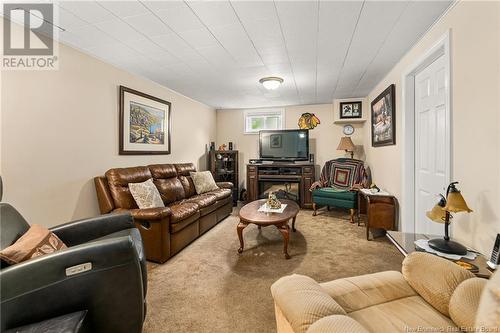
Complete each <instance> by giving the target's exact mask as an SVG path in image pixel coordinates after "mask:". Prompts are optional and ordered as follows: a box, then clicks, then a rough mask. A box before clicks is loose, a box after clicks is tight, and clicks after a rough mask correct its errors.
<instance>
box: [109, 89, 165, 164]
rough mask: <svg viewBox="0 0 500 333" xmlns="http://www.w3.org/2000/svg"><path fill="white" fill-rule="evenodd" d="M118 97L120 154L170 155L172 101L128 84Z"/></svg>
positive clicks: (120, 90)
mask: <svg viewBox="0 0 500 333" xmlns="http://www.w3.org/2000/svg"><path fill="white" fill-rule="evenodd" d="M119 96H120V103H119V104H120V106H119V108H120V110H119V126H118V127H119V154H120V155H168V154H170V152H171V142H170V136H171V132H172V122H171V114H172V104H171V103H170V102H168V101H165V100H163V99H160V98H158V97H154V96H151V95H148V94H145V93H143V92H140V91H137V90H134V89H131V88H127V87H125V86H120V89H119Z"/></svg>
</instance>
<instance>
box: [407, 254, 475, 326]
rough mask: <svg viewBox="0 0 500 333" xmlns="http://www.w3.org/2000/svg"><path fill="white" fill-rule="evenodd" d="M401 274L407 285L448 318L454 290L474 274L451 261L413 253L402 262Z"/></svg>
mask: <svg viewBox="0 0 500 333" xmlns="http://www.w3.org/2000/svg"><path fill="white" fill-rule="evenodd" d="M402 273H403V276H404V278H405V279H406V281H407V282H408V284H409V285H410V286H411V287H412V288H413V289H415V291H416V292H417V293H418V294H419V295H420V296H421V297H422V298H423V299H425V300H426V301H427V303H429V304H430V305H432V306H433V307H434V308H435V309H436V310H438V311H439V312H441V313H442V314H444V315H445V316H447V317H449V316H450V315H449V304H450V298H451V295H452V294H453V292H454V291H455V288H457V286H458V285H459V284H460V283H461V282H462V281H465V280H467V279H470V278H473V277H474V274H472V273H471V272H469V271H467V270H466V269H464V268H462V267H460V266H458V265H457V264H455V263H453V262H452V261H449V260H446V259H443V258H440V257H438V256H435V255H432V254H429V253H424V252H413V253H411V254H410V255H408V256H407V257H406V258H405V260H403V267H402Z"/></svg>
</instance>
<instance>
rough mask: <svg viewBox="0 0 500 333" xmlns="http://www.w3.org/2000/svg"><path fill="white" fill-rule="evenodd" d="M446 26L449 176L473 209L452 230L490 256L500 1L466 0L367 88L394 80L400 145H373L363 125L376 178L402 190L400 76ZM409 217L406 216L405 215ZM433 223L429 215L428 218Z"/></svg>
mask: <svg viewBox="0 0 500 333" xmlns="http://www.w3.org/2000/svg"><path fill="white" fill-rule="evenodd" d="M448 29H450V34H451V59H452V60H451V61H452V63H451V71H452V112H451V114H452V142H453V148H452V178H453V180H455V181H459V182H460V186H459V187H460V189H461V190H462V193H463V195H464V197H465V199H466V200H467V201H468V203H469V206H470V207H471V208H472V209H473V210H474V212H473V213H471V214H465V213H459V214H456V216H455V219H454V221H453V226H452V230H453V235H454V237H456V238H457V239H458V240H460V241H462V242H463V243H465V244H466V245H469V246H473V247H475V248H477V249H478V250H480V251H481V252H483V253H485V254H487V255H489V254H490V253H491V249H492V247H493V241H494V238H495V237H496V233H498V232H500V217H499V214H500V211H499V208H500V194H499V191H500V135H499V130H500V117H499V114H500V99H499V96H500V84H499V80H500V71H499V70H500V69H499V63H500V52H499V48H500V38H499V34H500V2H477V1H476V2H472V1H471V2H468V1H463V2H459V3H458V4H456V5H455V7H453V8H452V9H451V10H450V12H448V14H447V15H445V16H444V17H443V18H442V19H441V20H440V21H439V22H438V23H437V24H436V25H435V26H434V27H433V28H432V29H431V30H430V31H429V32H428V33H427V34H426V35H425V36H424V38H423V39H422V40H421V41H420V42H419V43H418V44H417V45H416V46H415V47H413V49H412V50H411V51H410V52H409V53H407V54H406V55H405V56H404V57H403V58H402V59H401V60H400V62H399V63H398V64H397V65H396V66H395V67H394V68H393V69H392V70H391V71H390V73H389V74H388V75H387V76H386V77H385V79H383V80H382V82H380V83H379V84H378V85H377V87H376V88H375V89H374V90H373V91H372V92H371V93H370V95H369V97H368V100H369V101H371V100H373V99H374V98H375V97H376V96H377V95H378V94H380V92H382V91H383V90H384V89H385V88H386V87H387V86H389V85H390V84H391V83H394V84H396V110H397V111H396V114H397V117H396V134H397V138H396V142H397V143H398V144H397V145H395V146H388V147H380V148H373V147H371V142H370V126H366V127H365V128H364V131H365V134H364V146H365V149H366V155H367V161H368V163H369V164H370V166H371V167H372V172H373V177H374V181H375V182H376V183H377V184H378V185H379V186H381V187H383V188H386V189H387V190H389V191H390V192H392V193H394V194H396V195H397V197H398V198H399V200H400V201H402V200H405V198H404V197H402V169H401V168H402V163H401V161H402V149H401V147H402V139H403V136H402V134H403V133H402V131H401V114H402V112H404V110H403V109H402V105H401V75H402V74H403V73H404V72H405V71H406V70H407V69H408V68H409V67H410V66H411V65H412V64H413V63H414V62H416V61H417V60H418V59H419V58H420V57H421V56H422V55H423V54H424V53H425V51H426V50H427V49H429V48H430V47H431V46H432V45H433V44H434V43H435V42H436V41H437V40H438V39H439V38H440V37H441V36H443V35H444V34H445V33H446V32H447V31H448ZM402 222H403V223H404V221H402ZM429 223H431V222H429Z"/></svg>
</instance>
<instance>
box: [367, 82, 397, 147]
mask: <svg viewBox="0 0 500 333" xmlns="http://www.w3.org/2000/svg"><path fill="white" fill-rule="evenodd" d="M371 106H372V110H371V113H372V114H371V119H372V146H373V147H380V146H388V145H395V144H396V101H395V85H394V84H391V85H390V86H389V87H387V89H385V90H384V91H383V92H382V93H381V94H380V95H378V96H377V98H375V99H374V100H373V102H372V105H371Z"/></svg>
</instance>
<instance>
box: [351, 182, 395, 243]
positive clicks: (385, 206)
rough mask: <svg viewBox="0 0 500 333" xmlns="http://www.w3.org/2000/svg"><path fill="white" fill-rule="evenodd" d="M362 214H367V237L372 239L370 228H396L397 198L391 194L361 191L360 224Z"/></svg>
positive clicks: (359, 200)
mask: <svg viewBox="0 0 500 333" xmlns="http://www.w3.org/2000/svg"><path fill="white" fill-rule="evenodd" d="M361 215H366V219H365V221H364V223H365V225H366V239H367V240H370V228H379V229H384V230H386V231H387V230H394V229H395V226H396V215H397V199H396V198H395V197H394V196H393V195H390V194H384V195H382V194H372V193H368V192H366V191H362V190H360V191H359V194H358V225H359V224H360V220H361Z"/></svg>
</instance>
